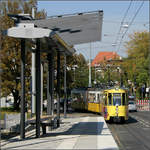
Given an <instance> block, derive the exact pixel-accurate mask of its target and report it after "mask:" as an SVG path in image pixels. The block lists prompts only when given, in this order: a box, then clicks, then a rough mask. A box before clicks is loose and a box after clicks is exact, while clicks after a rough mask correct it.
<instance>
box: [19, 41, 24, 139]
mask: <svg viewBox="0 0 150 150" xmlns="http://www.w3.org/2000/svg"><path fill="white" fill-rule="evenodd" d="M20 137H21V139H24V138H25V39H21V121H20Z"/></svg>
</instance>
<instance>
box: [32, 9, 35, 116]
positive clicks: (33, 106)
mask: <svg viewBox="0 0 150 150" xmlns="http://www.w3.org/2000/svg"><path fill="white" fill-rule="evenodd" d="M32 18H33V19H34V18H35V7H33V8H32ZM34 40H35V39H33V41H34ZM34 46H35V47H34ZM35 49H36V45H33V47H32V67H31V76H32V93H31V95H32V102H31V104H32V105H31V106H32V107H31V114H32V116H33V114H35V105H36V104H35V101H36V95H35V91H36V89H35V88H36V87H35V86H36V85H35V80H36V75H35V52H34V51H35Z"/></svg>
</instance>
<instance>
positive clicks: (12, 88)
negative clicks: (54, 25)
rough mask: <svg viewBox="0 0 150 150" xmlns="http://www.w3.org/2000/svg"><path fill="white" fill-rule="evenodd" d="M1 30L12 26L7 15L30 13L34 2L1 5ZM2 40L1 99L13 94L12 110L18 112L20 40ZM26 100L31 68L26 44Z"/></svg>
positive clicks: (4, 38) (7, 2)
mask: <svg viewBox="0 0 150 150" xmlns="http://www.w3.org/2000/svg"><path fill="white" fill-rule="evenodd" d="M1 4H2V5H1V11H0V13H1V14H0V16H1V22H2V24H1V29H2V30H6V29H8V28H10V27H12V26H14V22H13V20H11V19H10V18H9V17H8V16H7V14H19V13H29V14H31V12H32V7H33V6H37V2H36V0H29V1H23V0H14V1H11V0H8V1H3V2H2V3H1ZM35 14H36V15H35V16H36V18H41V17H43V18H44V17H45V15H46V14H45V13H44V11H43V10H42V11H41V12H37V11H36V13H35ZM1 39H2V49H1V51H0V55H1V63H0V65H1V68H2V74H1V87H2V88H1V97H2V96H6V95H9V94H10V93H12V94H13V97H14V109H15V110H19V104H20V100H21V99H20V89H21V84H20V74H21V61H20V60H21V59H20V55H21V46H20V39H15V38H11V37H1ZM26 44H27V46H26V73H25V76H26V77H28V78H26V99H27V100H29V93H28V92H27V91H29V84H30V83H29V80H30V78H29V77H30V72H31V71H30V68H31V53H30V51H28V50H29V49H30V48H31V44H29V43H28V42H27V43H26Z"/></svg>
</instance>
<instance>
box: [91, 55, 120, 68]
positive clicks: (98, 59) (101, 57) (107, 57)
mask: <svg viewBox="0 0 150 150" xmlns="http://www.w3.org/2000/svg"><path fill="white" fill-rule="evenodd" d="M115 58H120V56H119V55H118V54H117V53H116V52H99V53H98V54H97V55H96V57H95V58H94V60H93V61H92V64H91V65H92V66H94V65H95V64H100V63H101V62H104V61H106V60H111V59H115Z"/></svg>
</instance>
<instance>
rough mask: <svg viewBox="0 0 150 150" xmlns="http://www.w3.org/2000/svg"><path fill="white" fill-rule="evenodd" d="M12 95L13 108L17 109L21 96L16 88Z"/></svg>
mask: <svg viewBox="0 0 150 150" xmlns="http://www.w3.org/2000/svg"><path fill="white" fill-rule="evenodd" d="M12 94H13V97H14V105H13V107H14V110H16V111H19V109H20V108H19V106H20V101H21V97H20V96H19V91H18V90H13V92H12Z"/></svg>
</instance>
